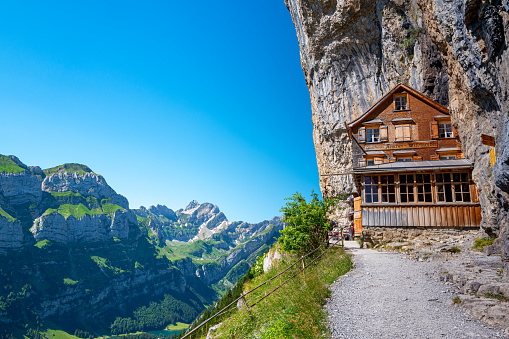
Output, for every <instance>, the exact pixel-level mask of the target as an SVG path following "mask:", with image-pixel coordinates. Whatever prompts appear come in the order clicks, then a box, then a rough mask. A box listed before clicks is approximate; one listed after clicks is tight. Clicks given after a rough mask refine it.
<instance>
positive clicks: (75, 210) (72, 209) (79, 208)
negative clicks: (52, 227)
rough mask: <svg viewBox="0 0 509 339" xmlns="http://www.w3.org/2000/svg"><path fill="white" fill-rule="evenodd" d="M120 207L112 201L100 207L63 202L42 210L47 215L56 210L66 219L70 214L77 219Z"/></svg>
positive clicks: (113, 210)
mask: <svg viewBox="0 0 509 339" xmlns="http://www.w3.org/2000/svg"><path fill="white" fill-rule="evenodd" d="M118 209H122V207H120V206H118V205H114V204H112V203H109V202H107V203H104V204H103V205H102V206H101V208H99V207H98V208H93V209H91V210H90V209H88V208H87V207H86V206H85V205H83V204H79V205H73V204H63V205H60V206H59V207H58V208H57V209H54V208H49V209H47V210H46V212H44V215H48V214H51V213H55V212H58V213H60V214H61V215H63V216H64V217H65V218H66V219H67V218H69V217H70V216H71V215H72V216H73V217H74V218H76V219H79V218H81V217H83V216H84V215H96V214H103V213H104V214H111V213H114V212H115V211H116V210H118Z"/></svg>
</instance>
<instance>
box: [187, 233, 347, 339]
mask: <svg viewBox="0 0 509 339" xmlns="http://www.w3.org/2000/svg"><path fill="white" fill-rule="evenodd" d="M342 240H343V237H342V236H341V235H340V238H339V239H338V241H336V242H335V243H334V244H333V245H332V246H329V247H328V248H327V249H326V250H325V251H323V252H322V253H320V255H319V256H317V257H316V258H315V259H313V260H312V261H311V262H310V263H309V264H307V265H306V264H305V262H304V259H305V258H307V257H309V256H310V255H311V254H313V253H315V252H316V251H318V250H319V249H320V248H322V247H323V246H325V245H329V244H330V241H329V237H327V239H326V240H325V241H324V242H322V244H321V245H320V246H318V247H317V248H315V249H314V250H312V251H311V252H309V253H307V254H305V255H303V256H302V257H300V258H299V260H297V261H296V262H294V263H293V264H291V265H290V266H288V267H287V268H286V269H285V270H283V271H281V272H279V273H278V274H276V275H275V276H273V277H272V278H270V279H268V280H266V281H264V282H263V283H261V284H259V285H258V286H255V287H254V288H252V289H250V290H249V291H247V292H245V293H241V295H240V297H238V298H237V299H235V300H234V301H232V302H231V303H229V304H228V305H227V306H225V307H224V308H223V309H221V310H220V311H219V312H217V313H216V314H214V315H213V316H212V317H210V318H208V319H207V320H205V321H203V322H202V323H201V324H199V325H198V326H196V327H195V328H193V329H192V330H191V331H190V332H188V333H186V334H185V335H184V336H183V337H182V338H181V339H185V338H188V337H189V336H190V335H192V334H193V333H195V332H196V331H198V330H199V329H200V328H202V327H203V326H205V325H206V324H207V323H208V322H209V321H211V320H212V319H214V318H216V317H219V316H221V315H223V314H225V313H227V312H231V311H232V310H234V308H232V309H230V308H231V306H232V305H234V304H235V303H237V302H238V301H239V300H241V299H242V300H243V301H244V304H245V305H246V307H247V309H248V310H249V309H250V308H251V307H253V306H255V305H256V304H258V303H259V302H261V301H262V300H264V299H265V298H267V297H269V296H270V295H271V294H273V293H274V292H276V291H277V290H278V289H280V288H281V287H282V286H284V285H286V284H287V283H288V282H289V281H290V280H292V279H293V278H295V277H296V276H297V275H299V274H300V273H302V272H304V271H305V270H306V269H307V268H308V267H309V266H311V265H312V264H314V263H315V262H316V261H317V260H318V259H320V258H321V257H322V256H323V255H324V254H325V253H327V252H328V251H329V250H330V249H331V248H333V247H335V246H336V245H337V244H339V243H342V245H343V247H344V243H343V242H342ZM298 263H301V264H302V268H301V269H300V270H299V271H297V272H296V273H294V274H293V275H292V276H291V277H289V278H288V279H286V280H285V281H283V282H281V283H280V284H279V285H278V286H277V287H276V288H274V289H273V290H272V291H270V292H269V293H267V294H265V295H264V296H263V297H262V298H260V299H259V300H257V301H255V302H254V303H253V304H251V305H249V304H248V303H247V300H246V298H245V297H246V296H247V295H248V294H251V293H253V292H254V291H256V290H257V289H259V288H260V287H262V286H263V285H265V284H267V283H268V282H270V281H272V280H274V279H276V278H277V277H280V276H281V275H282V274H284V273H286V272H287V271H288V270H289V269H291V268H292V267H294V266H295V265H297V264H298Z"/></svg>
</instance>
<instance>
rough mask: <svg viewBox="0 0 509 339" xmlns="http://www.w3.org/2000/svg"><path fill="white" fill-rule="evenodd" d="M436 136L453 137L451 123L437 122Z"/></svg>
mask: <svg viewBox="0 0 509 339" xmlns="http://www.w3.org/2000/svg"><path fill="white" fill-rule="evenodd" d="M438 137H439V138H453V137H454V132H453V129H452V123H450V122H439V123H438Z"/></svg>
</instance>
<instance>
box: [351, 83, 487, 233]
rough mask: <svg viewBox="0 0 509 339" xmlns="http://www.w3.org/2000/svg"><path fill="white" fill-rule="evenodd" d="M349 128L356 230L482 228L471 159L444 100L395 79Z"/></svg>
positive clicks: (357, 231) (358, 231)
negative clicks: (389, 89) (452, 122)
mask: <svg viewBox="0 0 509 339" xmlns="http://www.w3.org/2000/svg"><path fill="white" fill-rule="evenodd" d="M347 128H348V130H349V136H350V138H351V139H352V144H353V146H352V147H353V162H354V164H353V167H354V168H353V172H354V176H355V181H356V186H357V192H358V197H357V198H355V202H354V210H355V212H354V225H355V233H356V234H359V233H360V232H361V230H362V229H363V228H366V227H433V228H439V227H447V228H451V227H452V228H470V227H476V228H477V227H479V225H480V222H481V207H480V204H479V200H478V195H477V190H476V187H475V185H474V183H473V181H472V167H473V166H472V163H471V162H470V161H468V160H467V159H465V156H464V154H463V151H462V145H461V142H460V140H459V138H458V134H457V133H456V130H455V128H454V126H452V124H451V118H450V115H449V110H448V109H447V108H446V107H444V106H442V105H440V104H439V103H437V102H435V101H433V100H431V99H430V98H428V97H426V96H425V95H423V94H422V93H419V92H418V91H416V90H414V89H413V88H411V87H409V86H406V85H403V84H399V85H397V86H396V87H394V88H393V89H392V90H391V91H390V92H389V93H387V94H386V95H384V96H383V97H382V98H381V99H380V100H379V101H378V102H377V103H376V104H375V105H373V107H371V108H370V109H369V110H367V111H366V112H365V113H364V114H363V115H362V116H360V117H359V118H358V119H356V120H354V121H352V122H350V123H349V124H347Z"/></svg>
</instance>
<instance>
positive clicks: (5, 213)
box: [0, 207, 16, 222]
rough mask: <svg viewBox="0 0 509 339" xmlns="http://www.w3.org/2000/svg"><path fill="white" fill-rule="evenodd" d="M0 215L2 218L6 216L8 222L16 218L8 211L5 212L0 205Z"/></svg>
mask: <svg viewBox="0 0 509 339" xmlns="http://www.w3.org/2000/svg"><path fill="white" fill-rule="evenodd" d="M0 215H1V216H2V217H4V218H7V220H8V221H9V222H15V221H16V218H13V217H12V216H11V215H10V214H9V213H7V212H5V211H4V210H3V208H2V207H0Z"/></svg>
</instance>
